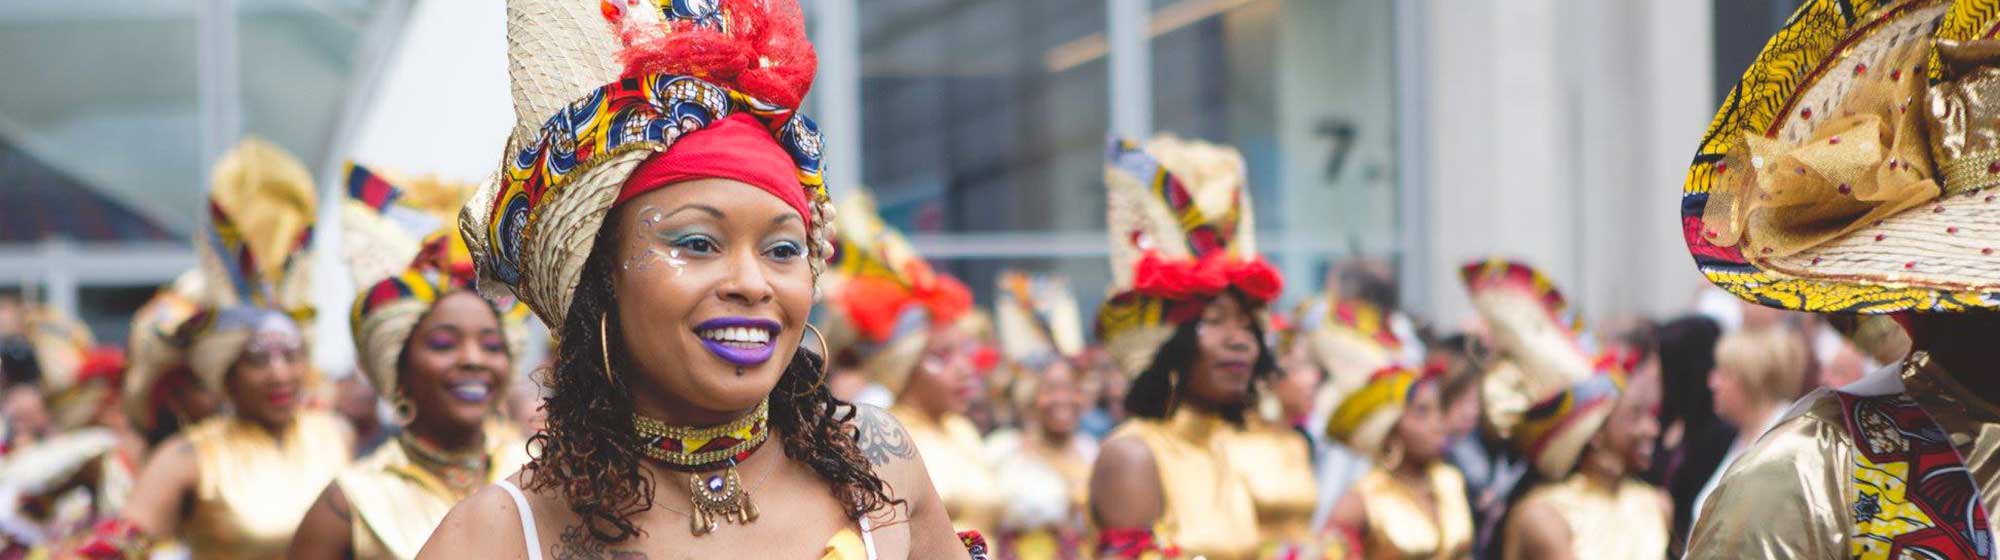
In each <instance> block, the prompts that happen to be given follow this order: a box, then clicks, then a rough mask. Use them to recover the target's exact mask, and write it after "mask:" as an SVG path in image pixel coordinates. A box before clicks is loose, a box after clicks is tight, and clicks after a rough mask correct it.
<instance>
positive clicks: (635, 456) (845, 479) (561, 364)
mask: <svg viewBox="0 0 2000 560" xmlns="http://www.w3.org/2000/svg"><path fill="white" fill-rule="evenodd" d="M617 241H618V219H617V213H615V212H614V213H612V214H611V215H610V216H607V217H606V218H605V219H604V225H603V227H602V228H600V229H599V230H598V232H597V243H596V244H595V246H594V247H593V248H592V249H591V252H590V257H589V258H588V260H586V261H585V262H584V265H583V275H582V278H583V280H582V281H581V282H580V283H579V285H578V286H577V291H576V298H575V300H574V302H573V303H571V304H570V310H569V315H568V320H567V321H566V322H565V324H564V326H563V332H564V333H565V336H563V337H562V338H561V339H560V340H559V341H558V342H557V346H556V348H555V352H556V360H555V363H554V365H552V366H550V367H549V368H547V369H543V370H541V371H539V372H537V374H538V375H539V376H541V382H542V383H543V384H545V385H547V386H548V387H549V389H550V391H549V396H548V397H547V398H545V399H544V400H543V401H542V406H543V408H544V409H545V410H546V411H547V412H548V427H547V428H546V429H544V430H543V431H541V432H539V433H536V434H535V435H534V436H532V437H530V438H529V443H528V448H529V450H530V451H531V452H532V453H531V455H532V459H533V460H532V461H531V462H529V463H528V465H527V467H526V470H527V471H528V475H529V476H527V477H526V478H527V481H528V484H527V485H526V486H527V489H528V490H531V491H535V490H554V491H555V492H556V493H557V494H559V495H560V496H562V497H563V499H564V501H566V502H568V503H569V508H570V511H572V512H575V513H576V515H577V517H578V518H580V519H581V520H582V521H583V522H584V526H585V527H586V528H587V529H588V530H589V531H590V534H591V536H592V537H593V538H595V539H597V540H598V541H600V542H605V543H617V542H621V541H624V540H626V539H630V538H632V537H634V536H637V535H640V534H643V533H644V531H643V530H642V529H641V528H640V527H639V526H638V525H637V524H635V523H633V521H632V519H633V517H635V516H637V515H638V514H640V513H643V512H645V511H647V510H649V509H651V508H652V506H653V497H654V493H653V489H654V482H655V481H654V480H653V478H652V476H651V471H649V470H646V469H645V468H643V467H642V466H641V464H640V463H641V461H643V460H645V455H644V452H643V451H642V450H641V445H642V443H641V442H640V440H639V436H638V434H637V433H636V432H634V431H633V427H632V396H631V394H630V392H629V391H627V390H626V388H625V387H624V386H623V385H622V384H620V385H613V384H611V383H610V382H608V381H607V379H606V375H605V372H604V367H603V365H602V362H603V357H602V355H603V351H602V350H600V348H599V340H600V339H599V338H598V336H599V332H598V330H599V329H598V325H599V319H598V318H599V317H600V316H604V315H605V314H606V313H609V314H610V315H611V316H610V317H609V319H608V321H607V322H608V323H609V324H614V325H615V324H618V318H617V317H616V315H617V313H618V311H617V305H615V303H616V300H615V299H614V298H615V295H614V293H613V289H612V285H611V273H612V264H613V261H614V260H615V256H614V254H613V251H614V248H615V247H616V246H617ZM606 340H608V341H609V345H610V350H609V351H610V354H611V361H612V367H613V368H615V369H617V370H619V371H627V372H631V371H638V367H637V366H635V365H633V363H632V361H631V358H630V357H629V355H628V354H627V353H626V351H625V348H624V342H623V337H619V336H611V337H608V339H606ZM826 371H827V370H826V369H825V362H824V360H823V359H822V358H821V357H820V356H818V355H816V354H813V353H812V352H810V351H808V350H806V349H805V348H804V347H801V348H799V350H798V353H796V354H794V355H793V356H792V359H791V362H790V363H789V364H788V365H787V366H786V367H785V372H784V373H783V374H782V375H780V376H779V378H778V384H777V386H776V387H773V388H772V389H771V395H770V399H771V404H770V414H771V416H770V429H771V431H772V432H774V433H775V434H776V435H777V436H778V440H779V442H780V443H781V445H783V446H784V450H785V454H786V455H787V456H790V457H791V458H793V459H796V460H798V461H800V462H803V463H805V464H806V465H807V466H810V467H812V469H813V472H814V473H816V474H818V475H819V476H820V478H821V479H824V480H826V481H827V483H828V484H830V485H831V486H832V491H833V497H834V499H835V500H838V501H839V502H840V503H841V504H843V505H844V506H845V507H846V508H847V513H848V515H849V516H852V517H856V518H858V517H859V516H861V515H864V514H866V513H868V512H873V511H876V510H880V509H884V508H888V507H892V506H907V505H908V504H907V503H906V502H905V501H904V500H901V499H894V498H891V497H890V495H889V484H888V483H887V482H885V481H883V480H882V478H881V477H879V476H877V475H876V474H875V471H874V469H873V468H872V466H871V465H870V463H869V462H868V459H867V457H865V456H864V455H862V454H861V449H860V445H859V443H858V438H859V437H860V434H859V432H858V430H857V429H856V428H855V427H854V426H853V425H852V424H851V423H850V421H851V420H853V419H854V416H855V414H856V413H857V412H858V411H857V409H856V408H855V405H852V404H849V403H847V402H845V401H842V400H840V399H837V398H834V396H833V394H832V393H831V392H829V391H828V390H827V387H826V380H825V375H826Z"/></svg>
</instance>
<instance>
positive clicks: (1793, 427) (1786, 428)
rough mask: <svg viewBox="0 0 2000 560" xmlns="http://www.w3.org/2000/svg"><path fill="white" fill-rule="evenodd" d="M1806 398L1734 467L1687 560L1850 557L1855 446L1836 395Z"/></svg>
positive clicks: (1692, 539)
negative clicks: (1806, 404) (1796, 412)
mask: <svg viewBox="0 0 2000 560" xmlns="http://www.w3.org/2000/svg"><path fill="white" fill-rule="evenodd" d="M1809 398H1812V399H1814V400H1813V401H1812V403H1811V404H1810V405H1809V408H1808V409H1807V410H1806V411H1805V412H1804V413H1803V414H1800V415H1798V416H1795V417H1793V418H1790V419H1787V420H1785V421H1784V422H1782V423H1780V424H1778V426H1777V427H1775V428H1772V429H1771V431H1770V432H1769V433H1766V434H1764V437H1763V438H1761V439H1759V440H1758V441H1757V443H1756V444H1755V445H1752V446H1751V447H1750V448H1749V449H1748V450H1745V451H1744V452H1743V455H1742V456H1740V457H1738V458H1737V459H1736V462H1735V463H1734V464H1731V465H1730V466H1729V470H1728V471H1726V472H1725V473H1724V474H1723V477H1722V480H1721V482H1719V483H1718V484H1717V485H1716V487H1715V492H1714V493H1712V494H1710V495H1709V497H1708V502H1707V503H1705V504H1703V506H1702V508H1701V511H1700V518H1699V519H1697V520H1696V522H1695V527H1694V530H1693V532H1692V533H1691V534H1690V536H1689V538H1688V553H1687V558H1690V559H1706V558H1767V559H1792V558H1798V559H1807V558H1824V559H1829V560H1832V559H1841V558H1847V557H1848V553H1849V543H1848V538H1847V533H1848V532H1849V529H1850V528H1852V527H1854V515H1853V513H1852V510H1851V509H1849V507H1848V503H1849V501H1850V498H1851V497H1852V496H1854V482H1853V479H1852V477H1851V476H1850V475H1849V471H1850V469H1849V465H1851V464H1853V462H1854V442H1853V440H1852V439H1851V438H1850V437H1849V436H1848V434H1847V430H1846V428H1845V426H1844V425H1843V421H1842V419H1841V412H1840V398H1839V397H1837V396H1835V395H1833V394H1831V393H1821V394H1819V395H1817V396H1814V397H1809Z"/></svg>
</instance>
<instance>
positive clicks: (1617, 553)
mask: <svg viewBox="0 0 2000 560" xmlns="http://www.w3.org/2000/svg"><path fill="white" fill-rule="evenodd" d="M1740 460H1741V459H1739V461H1740ZM1710 499H1714V498H1713V496H1711V497H1710ZM1532 501H1542V502H1546V503H1548V504H1549V505H1550V506H1552V507H1551V509H1552V510H1553V511H1555V512H1557V514H1556V515H1557V516H1559V517H1561V518H1562V521H1563V523H1565V524H1567V525H1569V536H1570V557H1571V558H1577V559H1579V560H1583V559H1593V558H1646V559H1652V558H1665V557H1666V555H1667V524H1668V521H1667V519H1668V517H1667V516H1668V511H1667V508H1668V507H1669V506H1667V505H1666V504H1667V503H1668V502H1667V498H1666V495H1665V494H1664V493H1662V492H1660V489H1658V488H1654V487H1653V486H1652V485H1650V484H1646V483H1644V482H1639V481H1637V480H1632V479H1623V480H1620V481H1618V483H1617V484H1616V485H1615V486H1608V485H1605V484H1604V483H1601V482H1598V481H1595V480H1592V479H1591V478H1589V477H1586V476H1584V475H1582V474H1573V475H1570V477H1569V478H1568V479H1565V480H1563V481H1562V482H1558V483H1554V484H1547V485H1543V486H1541V487H1539V488H1536V489H1534V490H1530V491H1528V495H1527V496H1525V497H1523V498H1522V503H1528V502H1532ZM1773 505H1778V504H1773ZM1783 507H1799V505H1798V504H1796V503H1790V504H1783ZM1517 511H1518V510H1517ZM1704 521H1706V519H1704ZM1515 522H1518V520H1512V521H1509V523H1510V524H1511V523H1515ZM1518 544H1519V543H1515V542H1508V543H1504V546H1503V547H1502V549H1503V552H1502V557H1503V558H1505V560H1517V559H1520V560H1530V559H1528V557H1527V556H1526V555H1525V554H1522V552H1521V550H1520V548H1519V546H1518ZM1723 557H1725V558H1738V556H1723ZM1688 558H1706V557H1705V556H1688Z"/></svg>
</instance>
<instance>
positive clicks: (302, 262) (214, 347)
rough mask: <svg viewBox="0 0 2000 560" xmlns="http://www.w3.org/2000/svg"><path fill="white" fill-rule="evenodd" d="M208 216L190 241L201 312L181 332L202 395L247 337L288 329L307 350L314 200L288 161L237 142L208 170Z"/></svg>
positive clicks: (308, 180) (300, 170)
mask: <svg viewBox="0 0 2000 560" xmlns="http://www.w3.org/2000/svg"><path fill="white" fill-rule="evenodd" d="M213 176H214V178H213V179H212V180H211V182H210V184H209V190H208V216H207V218H208V219H207V220H206V222H205V223H203V224H202V228H201V230H200V231H198V232H196V234H195V243H194V245H195V257H196V261H197V265H196V266H197V270H199V271H200V272H201V274H202V276H203V279H202V281H201V282H200V285H201V288H202V290H203V292H202V294H201V296H200V297H198V298H197V301H198V303H199V304H200V305H201V307H202V310H201V312H200V313H198V314H196V316H195V317H193V318H190V319H189V320H188V321H186V322H185V324H183V325H182V331H183V332H182V333H181V336H182V337H183V340H185V341H186V342H187V344H188V345H189V347H188V358H187V360H188V366H189V367H190V368H192V369H193V370H194V373H195V377H196V378H197V379H199V380H201V382H202V383H203V384H205V385H206V386H208V387H209V388H210V389H213V390H217V391H221V390H222V382H223V376H224V375H225V374H227V373H228V371H229V366H230V365H231V364H234V363H236V358H237V357H238V356H239V355H241V354H242V352H243V346H244V344H245V343H247V342H248V341H249V339H250V335H251V333H252V332H254V331H255V330H257V329H258V328H260V327H261V326H263V325H266V324H269V323H271V322H273V321H280V320H283V321H292V322H293V326H294V327H296V328H298V329H299V330H300V331H301V336H300V338H301V340H304V341H307V342H310V341H311V340H312V337H311V335H310V325H311V319H312V316H313V307H312V302H311V299H310V298H311V296H312V272H311V267H312V255H311V254H310V253H309V252H308V251H307V250H306V245H307V243H309V242H311V240H312V231H313V219H314V218H315V216H316V212H317V209H318V199H317V198H316V195H315V191H314V190H313V181H312V174H311V173H309V172H307V171H306V168H305V166H304V165H301V164H300V163H299V161H298V160H297V159H294V158H292V156H291V154H287V153H285V151H284V150H283V149H281V148H279V147H277V146H274V145H272V144H270V143H267V142H264V141H262V140H258V139H254V138H251V139H245V140H244V141H243V142H242V143H240V144H237V146H236V148H235V149H232V150H230V151H229V153H228V154H225V155H223V156H222V160H221V161H218V162H216V164H215V170H214V173H213Z"/></svg>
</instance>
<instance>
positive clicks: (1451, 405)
mask: <svg viewBox="0 0 2000 560" xmlns="http://www.w3.org/2000/svg"><path fill="white" fill-rule="evenodd" d="M1473 383H1475V385H1474V386H1473V387H1471V388H1468V389H1465V390H1464V391H1461V394H1460V395H1458V397H1457V398H1455V399H1452V400H1451V401H1450V402H1446V403H1445V404H1444V410H1445V429H1446V431H1447V433H1446V436H1447V439H1446V440H1447V441H1450V440H1456V439H1458V438H1462V437H1465V436H1466V435H1467V434H1471V433H1472V432H1473V431H1474V430H1478V429H1479V388H1478V386H1477V385H1476V383H1477V381H1474V382H1473Z"/></svg>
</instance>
